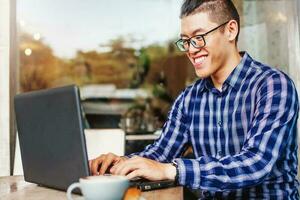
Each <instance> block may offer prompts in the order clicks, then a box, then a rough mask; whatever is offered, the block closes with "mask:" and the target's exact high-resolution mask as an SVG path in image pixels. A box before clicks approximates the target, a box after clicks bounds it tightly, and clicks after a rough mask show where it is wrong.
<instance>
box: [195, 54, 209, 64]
mask: <svg viewBox="0 0 300 200" xmlns="http://www.w3.org/2000/svg"><path fill="white" fill-rule="evenodd" d="M206 57H207V56H201V57H200V58H196V59H195V63H196V64H197V63H201V62H203V61H204V60H205V58H206Z"/></svg>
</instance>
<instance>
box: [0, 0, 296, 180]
mask: <svg viewBox="0 0 300 200" xmlns="http://www.w3.org/2000/svg"><path fill="white" fill-rule="evenodd" d="M233 2H234V3H235V5H236V7H237V8H238V11H239V13H240V17H241V33H240V38H239V43H238V45H239V48H240V50H241V51H245V50H246V51H247V52H248V53H249V54H250V55H251V56H252V57H253V58H254V59H257V60H259V61H262V62H264V63H267V64H269V65H271V66H274V67H276V68H278V69H280V70H282V71H284V72H286V73H287V74H289V75H290V76H291V77H292V79H293V80H294V82H295V84H296V86H297V88H298V91H300V67H299V64H300V56H299V55H300V47H299V46H300V42H299V40H300V32H299V25H300V23H299V21H300V20H299V19H300V16H299V13H300V5H299V4H300V3H299V1H298V0H234V1H233ZM181 4H182V1H178V0H110V1H105V0H86V1H80V0H43V1H38V0H17V1H16V0H11V1H9V0H0V19H1V20H0V36H1V38H0V47H1V48H0V70H1V71H0V74H1V77H0V81H1V82H0V97H1V100H0V101H1V102H0V106H1V107H0V110H1V118H0V176H1V175H9V174H12V172H13V165H14V154H15V145H16V127H15V124H14V116H13V109H12V99H13V95H14V94H15V93H22V92H28V91H34V90H40V89H47V88H53V87H59V86H64V85H70V84H76V85H78V86H79V87H80V92H81V98H82V108H83V112H84V117H85V119H86V128H90V129H102V128H122V129H123V130H124V131H125V132H126V134H128V135H145V134H153V133H156V132H157V131H159V129H160V128H161V127H162V125H163V123H164V121H165V119H166V116H167V114H168V111H169V108H170V106H171V104H172V102H173V101H174V99H175V98H176V96H177V95H178V94H179V93H180V92H181V91H182V90H183V89H184V88H185V87H186V86H187V85H189V84H192V83H193V82H194V81H195V80H196V79H197V78H196V76H195V73H194V69H193V67H192V66H191V64H190V63H189V61H188V59H187V58H186V56H185V55H184V54H182V53H181V52H179V51H178V50H177V49H176V47H175V46H174V42H175V41H176V40H177V39H178V37H179V34H180V19H179V12H180V6H181ZM147 138H148V139H147ZM154 138H155V137H150V139H149V137H146V139H141V140H139V141H140V143H135V146H138V147H139V148H142V147H144V145H146V144H147V143H149V142H151V141H152V139H154ZM146 140H147V141H146ZM128 142H130V141H128ZM143 142H144V143H143ZM127 151H128V152H130V151H133V149H127Z"/></svg>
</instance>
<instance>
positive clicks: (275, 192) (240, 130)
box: [137, 53, 299, 199]
mask: <svg viewBox="0 0 300 200" xmlns="http://www.w3.org/2000/svg"><path fill="white" fill-rule="evenodd" d="M298 110H299V105H298V95H297V92H296V89H295V86H294V84H293V82H292V81H291V79H290V78H289V77H288V76H287V75H285V74H284V73H283V72H280V71H278V70H276V69H273V68H270V67H268V66H266V65H264V64H261V63H259V62H257V61H255V60H253V59H252V58H251V57H250V56H249V55H248V54H247V53H244V55H243V58H242V60H241V62H240V63H239V65H238V66H236V68H235V69H234V70H233V72H232V73H231V74H230V75H229V77H228V78H227V79H226V81H225V82H224V84H223V87H222V91H221V92H220V91H219V90H217V89H216V88H214V87H213V84H212V82H211V79H210V78H206V79H201V80H198V81H197V82H195V83H194V84H193V85H191V86H189V87H187V88H186V89H185V90H184V91H183V92H182V93H181V94H180V95H179V96H178V98H177V99H176V101H175V103H174V104H173V106H172V109H171V111H170V113H169V117H168V120H167V122H166V123H165V125H164V127H163V131H162V135H161V137H160V138H159V139H158V140H156V141H155V143H154V144H152V145H149V146H147V147H146V149H145V150H144V151H143V152H139V153H137V155H140V156H143V157H146V158H150V159H153V160H157V161H160V162H171V161H172V160H174V159H175V161H176V162H177V164H178V169H179V183H180V184H181V185H184V186H187V187H190V188H193V189H201V190H202V191H204V194H206V196H210V197H219V198H222V199H224V198H229V199H232V198H236V199H239V198H240V199H274V198H275V199H299V194H298V191H297V187H298V181H297V180H296V175H297V162H298V160H297V134H296V129H297V117H298ZM187 146H192V148H193V152H194V156H195V159H185V158H180V157H181V155H182V152H183V151H184V150H185V149H186V147H187Z"/></svg>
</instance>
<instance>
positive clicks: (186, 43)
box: [175, 21, 229, 52]
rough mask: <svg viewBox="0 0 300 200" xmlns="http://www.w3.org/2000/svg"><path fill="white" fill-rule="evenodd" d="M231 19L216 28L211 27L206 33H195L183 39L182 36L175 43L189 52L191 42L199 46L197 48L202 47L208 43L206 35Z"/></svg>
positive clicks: (181, 49)
mask: <svg viewBox="0 0 300 200" xmlns="http://www.w3.org/2000/svg"><path fill="white" fill-rule="evenodd" d="M228 22H229V21H227V22H225V23H223V24H221V25H219V26H217V27H216V28H213V29H211V30H210V31H208V32H206V33H204V34H201V35H195V36H193V37H190V38H188V39H182V38H180V39H179V40H177V41H176V42H175V45H176V46H177V47H178V49H179V50H180V51H183V52H187V51H188V50H189V49H190V44H192V45H193V47H195V48H197V49H201V48H202V47H204V46H205V45H206V42H205V39H204V37H205V36H206V35H208V34H209V33H211V32H213V31H215V30H217V29H218V28H220V27H222V26H224V25H225V24H227V23H228Z"/></svg>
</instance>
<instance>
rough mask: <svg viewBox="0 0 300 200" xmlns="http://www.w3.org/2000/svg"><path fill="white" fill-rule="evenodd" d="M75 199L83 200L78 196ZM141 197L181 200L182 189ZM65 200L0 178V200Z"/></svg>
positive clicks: (60, 193) (61, 194) (55, 193)
mask: <svg viewBox="0 0 300 200" xmlns="http://www.w3.org/2000/svg"><path fill="white" fill-rule="evenodd" d="M74 197H75V199H80V200H83V199H84V198H83V197H81V196H79V195H74ZM141 197H143V198H144V199H146V200H155V199H158V200H164V199H176V200H177V199H178V200H183V188H182V187H173V188H167V189H161V190H153V191H148V192H142V193H141ZM2 199H3V200H4V199H5V200H19V199H20V200H21V199H22V200H23V199H25V200H46V199H47V200H48V199H50V200H51V199H55V200H62V199H63V200H65V199H67V196H66V192H63V191H58V190H53V189H49V188H45V187H40V186H38V185H36V184H33V183H28V182H25V181H24V177H23V176H7V177H0V200H2Z"/></svg>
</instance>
